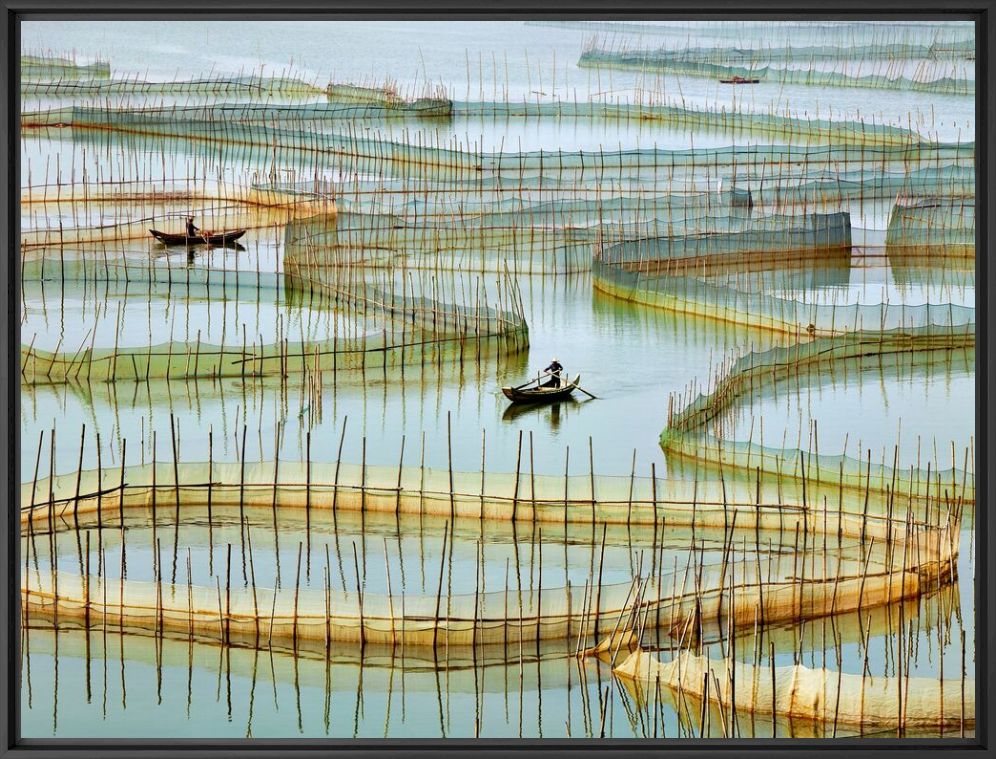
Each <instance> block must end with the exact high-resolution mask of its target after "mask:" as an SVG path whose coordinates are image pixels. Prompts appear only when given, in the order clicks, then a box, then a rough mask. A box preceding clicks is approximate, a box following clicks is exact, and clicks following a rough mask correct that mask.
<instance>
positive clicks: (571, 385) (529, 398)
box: [501, 374, 581, 403]
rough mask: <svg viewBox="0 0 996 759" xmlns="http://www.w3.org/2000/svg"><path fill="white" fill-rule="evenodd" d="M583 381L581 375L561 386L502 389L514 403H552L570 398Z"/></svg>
mask: <svg viewBox="0 0 996 759" xmlns="http://www.w3.org/2000/svg"><path fill="white" fill-rule="evenodd" d="M580 383H581V375H580V374H579V375H578V376H577V377H575V378H574V381H573V382H571V381H570V380H568V381H567V384H565V385H561V386H560V387H543V386H542V385H539V386H537V387H527V388H521V387H503V388H502V389H501V391H502V392H503V393H504V394H505V397H506V398H508V399H509V400H510V401H512V403H552V402H553V401H562V400H564V399H565V398H569V397H570V395H571V393H573V392H574V391H575V390H577V388H578V385H579V384H580Z"/></svg>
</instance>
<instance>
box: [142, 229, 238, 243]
mask: <svg viewBox="0 0 996 759" xmlns="http://www.w3.org/2000/svg"><path fill="white" fill-rule="evenodd" d="M149 232H151V233H152V236H153V237H155V238H156V239H157V240H159V242H161V243H162V244H163V245H227V244H228V243H232V242H235V241H236V240H238V239H239V238H240V237H242V235H244V234H245V233H246V231H245V230H244V229H233V230H230V231H227V232H215V233H212V234H209V235H195V236H194V237H188V236H187V235H186V234H185V233H184V234H179V235H174V234H170V233H169V232H160V231H159V230H158V229H150V230H149Z"/></svg>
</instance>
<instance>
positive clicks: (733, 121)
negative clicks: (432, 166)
mask: <svg viewBox="0 0 996 759" xmlns="http://www.w3.org/2000/svg"><path fill="white" fill-rule="evenodd" d="M260 81H261V80H257V79H253V80H250V81H248V82H243V81H242V80H237V81H228V80H219V81H218V83H217V88H216V89H214V90H211V89H210V86H211V84H212V82H211V81H210V80H204V81H193V82H177V83H176V84H175V86H170V85H169V84H168V83H149V82H123V81H113V82H106V83H104V82H81V83H72V82H60V83H57V84H40V83H24V84H22V92H23V93H25V94H39V95H64V96H74V97H107V96H111V95H125V94H157V93H160V92H161V93H168V94H171V95H174V94H175V95H182V94H218V95H222V96H224V95H230V94H239V93H242V94H246V95H250V96H251V95H256V96H260V95H268V94H271V93H276V94H284V92H285V90H286V88H289V87H290V85H289V84H287V83H283V84H281V83H280V82H271V81H270V80H267V84H266V86H265V87H264V86H263V85H262V84H260V83H259V82H260ZM301 86H302V87H304V86H306V85H303V84H302V85H301ZM280 87H283V88H284V89H279V88H280ZM421 117H428V118H448V117H453V118H465V119H482V118H483V119H491V120H495V121H499V120H502V121H504V120H513V119H558V120H564V119H567V120H607V121H622V122H628V121H632V122H639V123H642V122H646V121H655V122H661V123H663V124H668V125H670V126H674V127H679V128H695V129H706V130H709V131H718V132H723V133H733V134H740V133H744V134H758V135H774V136H778V137H780V138H782V139H786V140H802V139H806V140H810V141H814V142H834V143H843V144H848V143H851V144H864V145H904V144H909V143H912V142H915V141H916V140H918V139H919V137H918V135H917V134H916V133H915V132H913V131H911V130H909V129H905V128H902V127H896V126H889V125H881V124H874V123H865V122H863V121H840V120H836V121H835V120H831V119H820V118H802V117H793V116H785V115H779V114H775V113H759V112H753V111H747V110H738V109H735V108H730V109H726V108H719V109H702V108H700V109H693V108H688V107H686V106H679V105H645V104H639V103H635V104H634V103H599V102H580V103H579V102H566V101H556V102H529V101H527V100H523V101H522V102H513V101H484V102H481V101H450V100H426V99H417V100H410V101H409V100H401V99H391V98H381V99H377V98H373V99H370V100H363V99H360V100H355V99H352V98H343V99H339V98H335V99H333V102H332V103H310V104H253V103H214V104H210V105H174V106H169V107H159V108H155V107H149V106H145V107H141V108H134V107H124V106H122V107H119V108H109V107H106V106H104V107H98V106H83V105H74V106H66V107H62V108H56V109H51V110H45V111H34V112H30V113H23V114H22V117H21V120H22V123H23V124H25V125H29V126H34V127H38V126H45V125H55V124H60V125H72V126H77V127H100V128H108V129H128V128H131V127H134V126H136V125H141V126H144V127H148V126H150V125H156V124H160V125H161V124H164V123H169V122H171V121H178V122H181V123H188V124H189V123H195V122H207V123H211V122H215V121H222V122H240V123H255V124H268V125H271V126H273V125H277V124H284V125H292V124H294V123H302V122H308V123H312V124H314V123H316V122H318V123H320V122H330V123H331V124H335V123H336V122H342V121H344V120H359V121H363V120H381V119H399V118H400V119H403V118H421Z"/></svg>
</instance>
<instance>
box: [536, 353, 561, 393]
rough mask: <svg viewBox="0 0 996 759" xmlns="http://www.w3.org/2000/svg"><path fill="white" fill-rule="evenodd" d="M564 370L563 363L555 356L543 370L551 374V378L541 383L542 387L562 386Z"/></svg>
mask: <svg viewBox="0 0 996 759" xmlns="http://www.w3.org/2000/svg"><path fill="white" fill-rule="evenodd" d="M563 371H564V367H563V365H562V364H561V363H560V362H559V361H558V360H557V359H556V358H554V359H553V361H551V362H550V365H549V366H548V367H547V368H546V369H544V370H543V373H544V374H546V375H549V377H550V379H548V380H547V381H546V382H543V383H541V384H540V387H560V386H561V385H562V383H563V378H562V372H563Z"/></svg>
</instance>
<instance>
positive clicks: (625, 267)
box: [592, 213, 975, 338]
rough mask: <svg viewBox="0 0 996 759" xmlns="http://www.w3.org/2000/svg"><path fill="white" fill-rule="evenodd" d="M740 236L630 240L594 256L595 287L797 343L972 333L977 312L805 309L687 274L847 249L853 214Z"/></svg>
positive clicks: (782, 221) (795, 220)
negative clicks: (929, 330)
mask: <svg viewBox="0 0 996 759" xmlns="http://www.w3.org/2000/svg"><path fill="white" fill-rule="evenodd" d="M752 223H756V224H757V226H756V227H755V228H753V229H748V230H746V231H740V232H729V233H715V234H703V235H684V236H674V237H659V238H648V239H645V240H630V241H626V242H621V243H613V244H609V245H602V246H599V247H598V248H596V252H595V259H594V261H593V263H592V272H593V284H594V286H595V287H596V288H597V289H598V290H601V291H602V292H605V293H608V294H610V295H613V296H615V297H618V298H622V299H625V300H630V301H633V302H637V303H642V304H645V305H650V306H655V307H657V308H663V309H667V310H671V311H677V312H680V313H687V314H691V315H697V316H700V317H702V318H706V319H713V320H717V321H723V322H728V323H732V324H740V325H743V326H745V327H749V328H754V329H763V330H770V331H775V332H783V333H787V334H791V335H796V336H797V337H799V338H801V337H803V336H804V335H806V334H807V333H808V334H814V335H815V334H820V335H822V334H831V335H832V334H838V333H844V332H853V331H862V330H868V329H878V330H889V329H897V328H902V329H915V328H921V327H926V326H931V325H933V326H941V327H964V328H974V324H975V309H974V308H972V307H969V306H961V305H955V304H952V303H940V304H931V303H926V304H923V305H917V306H908V305H906V304H905V303H899V304H892V303H880V304H861V303H853V304H843V305H837V304H835V303H834V304H824V303H807V302H803V301H799V300H793V299H789V298H784V297H777V296H774V295H770V294H767V293H764V292H759V291H754V290H743V289H740V288H738V287H735V286H732V285H726V284H716V283H713V282H709V281H706V280H703V279H699V278H697V277H694V276H689V275H688V274H687V273H686V272H688V271H689V269H691V270H693V271H694V266H692V265H690V263H691V264H694V263H695V262H696V261H697V260H698V261H701V260H708V259H715V258H722V257H723V256H724V255H727V256H729V257H730V259H731V265H732V266H736V265H737V264H739V265H741V266H743V265H745V264H747V263H748V262H749V260H750V258H749V257H750V256H755V255H756V254H761V253H763V254H767V255H769V256H783V257H785V258H786V259H788V260H792V259H801V258H806V257H807V256H808V257H811V258H812V260H819V254H820V253H821V252H824V251H832V250H834V249H840V248H846V247H849V246H850V231H851V230H850V214H848V213H838V214H807V215H804V216H796V217H773V218H771V219H768V220H762V219H756V220H753V221H752Z"/></svg>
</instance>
